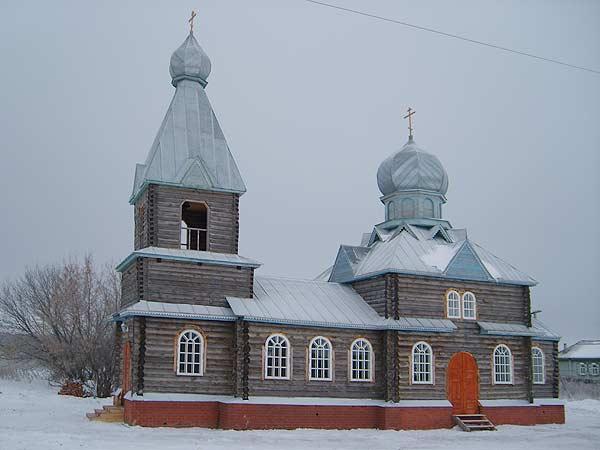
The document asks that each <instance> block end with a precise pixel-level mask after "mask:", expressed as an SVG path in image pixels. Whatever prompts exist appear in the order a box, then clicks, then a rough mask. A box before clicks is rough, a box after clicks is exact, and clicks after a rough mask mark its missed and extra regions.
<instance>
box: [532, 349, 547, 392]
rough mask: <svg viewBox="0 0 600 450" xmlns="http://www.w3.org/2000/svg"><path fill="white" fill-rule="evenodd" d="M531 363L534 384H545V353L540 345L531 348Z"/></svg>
mask: <svg viewBox="0 0 600 450" xmlns="http://www.w3.org/2000/svg"><path fill="white" fill-rule="evenodd" d="M531 364H532V369H533V384H544V383H545V382H546V374H545V371H544V353H543V352H542V350H541V349H540V348H539V347H532V349H531Z"/></svg>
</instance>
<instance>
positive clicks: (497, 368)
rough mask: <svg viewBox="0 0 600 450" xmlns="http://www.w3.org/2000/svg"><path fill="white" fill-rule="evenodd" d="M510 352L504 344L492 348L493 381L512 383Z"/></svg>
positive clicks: (496, 382)
mask: <svg viewBox="0 0 600 450" xmlns="http://www.w3.org/2000/svg"><path fill="white" fill-rule="evenodd" d="M512 377H513V370H512V354H511V353H510V349H509V348H508V347H507V346H506V345H499V346H498V347H496V348H495V349H494V383H495V384H512Z"/></svg>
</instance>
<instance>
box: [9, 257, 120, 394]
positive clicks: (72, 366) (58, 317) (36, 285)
mask: <svg viewBox="0 0 600 450" xmlns="http://www.w3.org/2000/svg"><path fill="white" fill-rule="evenodd" d="M119 301H120V289H119V278H118V275H117V274H116V273H115V272H114V271H113V270H111V269H110V268H109V267H97V266H96V265H95V264H94V262H93V260H92V258H91V257H90V256H87V257H85V258H84V259H83V260H69V261H66V262H64V263H62V264H53V265H47V266H43V267H40V266H36V267H33V268H29V269H27V270H26V271H25V273H24V274H23V275H22V276H21V277H19V278H18V279H16V280H13V281H8V282H6V283H4V284H3V285H2V287H1V288H0V324H1V325H2V326H3V327H4V328H5V329H6V330H7V331H10V332H13V333H17V334H21V335H24V339H23V340H22V345H21V346H20V348H19V349H18V353H19V354H21V355H24V356H27V357H29V358H33V359H36V360H37V361H39V362H41V363H42V364H43V365H44V366H45V367H47V368H48V369H50V371H51V373H52V375H53V377H54V378H55V379H56V380H58V381H61V382H66V381H77V382H81V383H89V382H93V385H94V386H95V389H96V394H97V395H98V396H100V397H106V396H108V395H110V392H111V383H112V379H113V373H114V354H113V352H114V325H113V323H112V322H111V321H110V318H111V315H112V314H113V313H114V312H115V311H116V310H117V308H118V305H119Z"/></svg>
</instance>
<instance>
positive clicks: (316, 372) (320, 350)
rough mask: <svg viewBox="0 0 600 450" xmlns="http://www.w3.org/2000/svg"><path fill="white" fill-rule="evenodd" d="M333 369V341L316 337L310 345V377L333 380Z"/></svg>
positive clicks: (312, 378)
mask: <svg viewBox="0 0 600 450" xmlns="http://www.w3.org/2000/svg"><path fill="white" fill-rule="evenodd" d="M331 370H332V368H331V342H329V339H327V338H324V337H322V336H319V337H316V338H314V339H313V340H312V341H310V346H309V379H311V380H323V381H331V378H332V377H331Z"/></svg>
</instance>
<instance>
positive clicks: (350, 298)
mask: <svg viewBox="0 0 600 450" xmlns="http://www.w3.org/2000/svg"><path fill="white" fill-rule="evenodd" d="M227 301H228V302H229V306H230V307H231V309H232V311H233V313H234V314H235V315H237V316H241V317H244V319H245V320H249V321H256V322H267V323H283V324H289V325H304V326H313V327H314V326H318V327H331V328H359V329H395V330H401V331H430V332H450V331H452V330H454V329H456V327H455V325H454V324H453V323H452V321H450V320H444V319H422V318H409V317H406V318H402V319H400V320H391V319H385V318H383V317H381V316H379V314H377V312H376V311H375V310H374V309H373V308H371V307H370V306H369V305H368V304H367V303H366V302H365V301H364V300H363V299H362V297H361V296H360V295H359V294H358V293H357V292H356V291H355V290H354V289H352V288H351V287H350V286H346V285H342V284H339V283H332V282H325V281H314V280H294V279H286V278H266V277H256V278H255V280H254V298H252V299H249V298H236V297H227Z"/></svg>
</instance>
